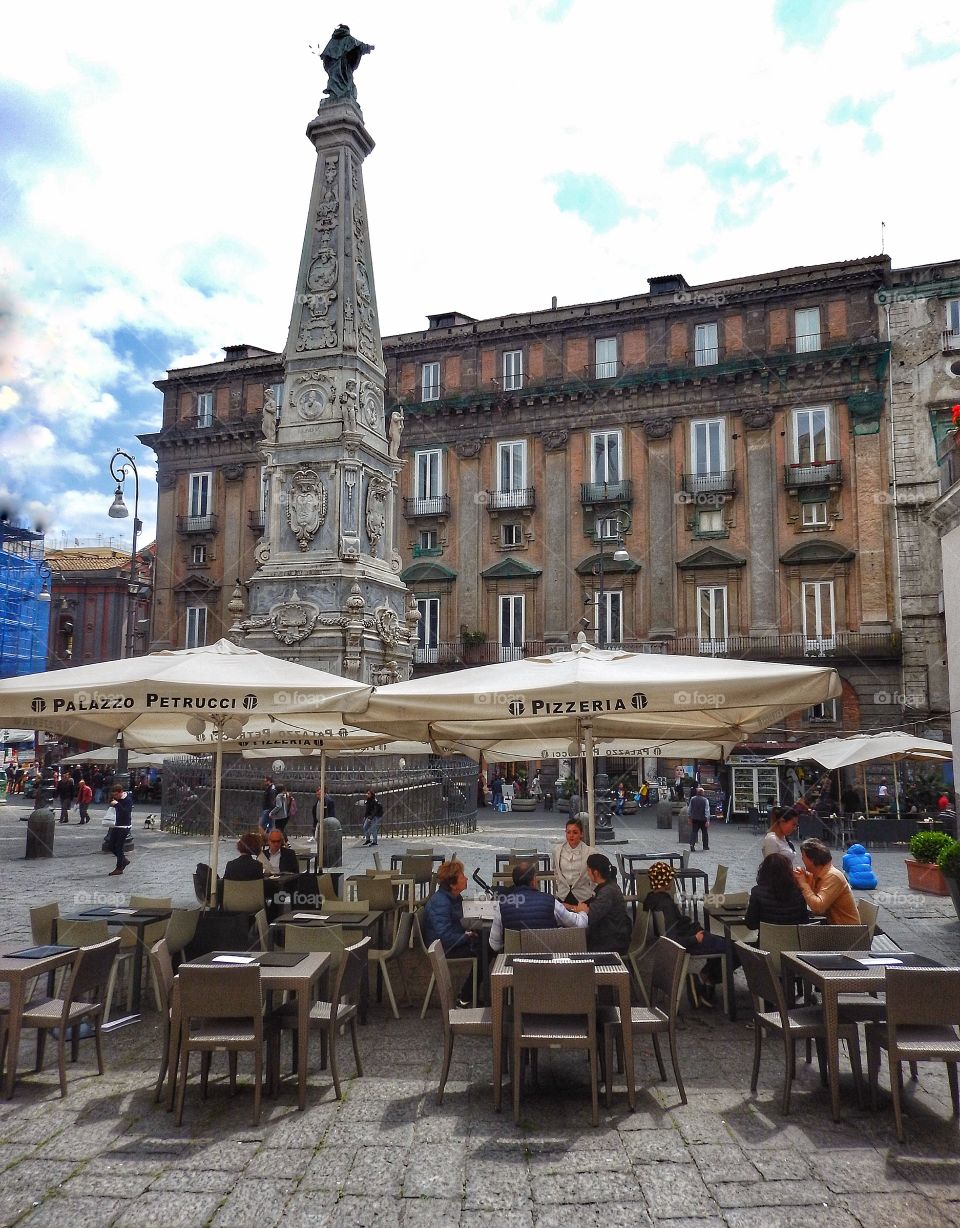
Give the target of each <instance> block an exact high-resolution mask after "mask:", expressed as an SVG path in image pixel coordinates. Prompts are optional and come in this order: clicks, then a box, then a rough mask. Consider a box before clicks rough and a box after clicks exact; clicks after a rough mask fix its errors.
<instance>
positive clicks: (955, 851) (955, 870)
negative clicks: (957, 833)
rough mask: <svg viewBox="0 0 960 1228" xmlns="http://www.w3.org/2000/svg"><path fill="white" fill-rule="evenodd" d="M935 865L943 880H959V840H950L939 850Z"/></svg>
mask: <svg viewBox="0 0 960 1228" xmlns="http://www.w3.org/2000/svg"><path fill="white" fill-rule="evenodd" d="M937 865H938V866H939V867H940V872H941V874H943V876H944V877H945V878H955V879H960V840H951V839H950V838H949V837H948V839H947V843H946V844H945V845H944V846H943V848H942V849H941V850H940V855H939V857H938V858H937Z"/></svg>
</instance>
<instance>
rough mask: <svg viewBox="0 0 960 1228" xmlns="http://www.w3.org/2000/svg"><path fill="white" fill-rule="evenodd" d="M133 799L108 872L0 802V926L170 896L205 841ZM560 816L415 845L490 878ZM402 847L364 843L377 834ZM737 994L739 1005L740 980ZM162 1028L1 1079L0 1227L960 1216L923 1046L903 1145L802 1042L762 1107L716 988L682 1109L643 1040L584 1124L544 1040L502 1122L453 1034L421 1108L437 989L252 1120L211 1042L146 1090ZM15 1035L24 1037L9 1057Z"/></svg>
mask: <svg viewBox="0 0 960 1228" xmlns="http://www.w3.org/2000/svg"><path fill="white" fill-rule="evenodd" d="M146 812H147V808H146V807H138V811H137V815H136V817H135V834H136V843H137V849H136V852H135V855H134V857H133V864H132V865H131V867H130V869H129V870H128V871H127V873H126V874H125V875H124V876H123V878H122V879H120V880H119V881H118V880H116V879H108V878H107V877H106V873H107V870H108V869H109V868H110V860H109V858H107V857H106V856H104V855H102V854H100V853H99V852H98V851H97V850H98V847H99V844H100V840H101V838H102V833H101V832H100V831H98V830H97V829H95V828H94V826H93V825H92V824H91V826H90V828H82V829H81V828H78V827H76V826H72V827H69V828H64V827H58V828H57V837H56V851H57V856H56V858H54V859H53V860H51V861H48V862H31V863H27V862H24V861H23V860H22V856H23V843H24V839H25V826H26V825H25V824H21V823H18V821H17V820H18V818H19V815H20V814H21V813H24V811H23V810H22V809H21V808H18V807H17V806H15V805H14V804H12V803H11V804H8V805H7V806H6V807H0V856H2V860H3V872H2V880H0V882H2V886H0V892H2V896H3V900H4V903H5V905H6V915H7V929H6V933H5V937H7V938H15V939H20V938H25V937H27V936H28V935H29V925H28V922H27V908H28V906H29V905H30V904H31V903H33V902H40V901H44V900H48V899H59V900H60V902H61V907H62V910H63V911H67V910H68V908H69V907H71V906H72V905H73V903H74V902H76V903H79V904H84V903H87V902H88V899H89V900H93V899H95V898H96V899H99V897H100V895H101V893H102V894H103V895H104V897H105V898H108V899H112V898H114V891H115V890H116V889H118V888H122V889H123V891H124V892H130V891H135V892H143V893H146V894H162V895H171V896H173V898H174V900H175V901H176V902H182V903H188V902H192V887H191V883H190V872H191V871H192V870H193V867H194V865H195V863H196V862H197V861H198V860H205V859H206V858H205V849H204V845H203V842H201V841H196V840H180V839H177V838H174V837H170V836H166V835H164V834H160V833H144V832H142V831H141V830H140V825H141V817H142V816H143V815H144V814H145V813H146ZM561 822H562V816H558V815H553V814H544V813H542V812H538V813H535V814H533V815H525V816H522V817H521V816H519V815H518V816H516V817H513V816H510V815H499V814H496V815H495V814H492V813H490V812H487V814H486V815H483V814H481V819H480V827H481V830H480V831H479V832H478V833H477V834H476V836H473V837H458V838H457V839H456V840H455V841H452V842H443V841H437V842H435V843H436V844H437V845H438V846H441V847H446V848H449V847H450V845H451V844H452V845H453V847H455V848H456V849H457V851H458V853H460V854H461V855H463V857H464V860H465V861H466V864H467V869H468V872H472V870H473V867H474V866H479V867H480V869H481V873H482V874H484V875H485V876H486V874H487V873H489V872H490V871H491V869H492V863H493V854H494V852H495V851H498V850H501V849H503V848H506V847H508V846H509V845H510V844H511V843H517V842H519V841H520V840H523V841H524V842H526V841H528V840H530V841H533V840H534V839H535V841H536V843H537V844H538V846H539V847H540V848H543V849H546V848H548V847H549V846H550V845H551V844H552V843H553V842H554V841H555V840H556V839H558V838H559V833H560V830H561V829H560V824H561ZM664 834H665V833H659V834H658V833H656V832H655V831H654V823H653V820H652V818H651V817H649V816H639V817H637V818H628V819H625V820H618V821H617V835H618V837H620V838H622V839H624V840H626V841H627V843H626V844H623V845H618V846H615V847H614V849H613V850H611V851H617V850H620V851H632V850H638V849H641V848H649V847H651V846H652V845H654V844H658V845H662V844H663V841H662V836H663V835H664ZM673 839H674V840H675V837H673ZM404 843H405V842H401V841H389V840H381V848H380V851H381V853H385V854H389V853H390V852H391V851H393V850H396V849H397V848H401V847H402V846H403V844H404ZM711 846H712V847H711V852H710V853H707V854H703V853H698V854H695V855H694V859H693V860H694V864H696V865H702V866H703V868H705V869H706V870H707V871H708V872H709V873H710V874H711V875H712V872H713V870H714V868H715V867H716V865H717V863H718V862H723V863H724V864H727V865H729V866H730V868H731V869H730V886H731V888H738V887H747V886H749V884H750V882H751V881H752V879H753V875H754V873H755V867H756V856H757V841H756V839H755V838H753V837H751V836H750V835H749V833H748V832H745V831H742V830H740V829H735V828H732V827H723V826H720V827H717V826H714V827H712V828H711ZM665 847H674V845H667V846H665ZM222 855H223V856H225V855H228V853H227V847H226V845H225V846H224V849H223V850H222ZM221 860H222V858H221ZM345 861H346V868H347V870H348V872H349V871H351V870H353V869H360V868H362V867H363V866H365V865H368V864H370V862H371V856H370V853H369V851H368V850H364V849H359V848H357V847H356V845H355V844H354V843H353V842H349V848H347V849H346V851H345ZM875 864H876V868H877V872H878V875H879V878H880V884H881V889H880V890H879V891H878V892H877V893H875V894H876V897H877V899H878V901H879V902H880V903H881V906H882V912H881V924H882V925H883V926H884V928H885V929H887V930H888V932H890V933H891V934H892V935H893V936H894V937H896V938H897V940H898V941H899V942H900V943H901V945H903V946H908V947H913V948H914V949H920V950H923V951H926V952H929V953H931V954H934V955H937V956H938V957H940V958H942V959H951V960H957V959H958V958H960V924H958V922H957V920H956V918H955V917H954V915H953V912H952V908H951V906H950V904H949V901H946V902H941V901H933V900H932V898H931V897H921V896H916V895H913V894H912V893H909V892H907V891H906V887H905V872H904V869H903V854H902V850H901V851H896V850H890V851H881V852H879V853H877V854H876V856H875ZM944 903H945V904H946V906H944ZM406 967H407V971H408V976H409V979H410V981H411V992H412V994H413V996H414V999H415V998H416V993H415V991H416V989H417V988H418V987H419V988H420V989H421V992H422V989H423V987H424V986H425V980H426V977H425V975H424V972H423V968H422V967H421V963H420V958H419V956H418V955H416V954H414V953H411V954H410V955H409V956H408V957H406ZM740 992H741V1003H742V1004H743V1006H744V1007H746V994H745V991H744V989H743V986H742V984H741V988H740ZM745 1014H746V1012H745ZM160 1037H161V1027H160V1022H159V1020H158V1018H157V1016H156V1014H155V1013H148V1014H147V1015H146V1016H145V1018H144V1021H143V1023H142V1024H141V1026H139V1027H138V1028H127V1029H123V1030H120V1031H118V1032H114V1033H111V1034H110V1035H109V1036H108V1037H107V1038H106V1040H105V1057H106V1074H105V1075H104V1076H103V1077H102V1078H100V1077H97V1075H96V1074H95V1070H96V1067H95V1064H94V1060H93V1054H92V1052H91V1051H89V1050H90V1047H89V1046H87V1045H84V1046H83V1047H82V1051H81V1059H80V1062H79V1063H78V1064H77V1065H76V1066H73V1067H71V1068H70V1069H69V1071H68V1078H69V1094H68V1095H67V1097H66V1099H64V1100H61V1099H60V1097H59V1095H58V1089H57V1080H56V1074H55V1067H54V1068H51V1066H50V1055H49V1054H48V1058H47V1069H46V1070H45V1071H44V1072H42V1073H41V1074H39V1075H34V1074H27V1075H25V1076H23V1077H22V1078H21V1080H20V1082H19V1084H18V1086H17V1090H16V1094H15V1097H14V1099H13V1100H12V1101H10V1102H6V1101H0V1223H2V1224H14V1223H16V1224H17V1225H18V1226H19V1225H24V1226H26V1225H30V1228H38V1226H41V1225H56V1228H63V1225H70V1226H71V1228H85V1226H86V1225H96V1226H97V1228H100V1226H107V1225H116V1226H126V1225H130V1226H131V1228H134V1226H136V1228H151V1226H152V1225H157V1226H158V1228H173V1226H177V1225H214V1226H215V1228H234V1226H236V1228H246V1226H247V1225H250V1226H251V1228H253V1226H254V1225H255V1226H256V1228H270V1226H271V1225H274V1224H279V1223H281V1222H282V1223H283V1225H284V1228H298V1226H299V1225H300V1224H311V1225H341V1224H342V1225H345V1226H346V1225H367V1224H374V1223H377V1224H402V1225H404V1226H406V1225H411V1226H413V1225H417V1226H419V1225H429V1226H431V1228H432V1226H434V1225H463V1226H464V1228H480V1226H481V1225H484V1226H485V1225H490V1226H493V1225H496V1226H497V1228H513V1226H514V1225H516V1226H519V1228H525V1226H530V1228H532V1226H533V1225H537V1228H547V1226H552V1225H558V1226H559V1225H561V1224H562V1225H564V1226H565V1228H569V1226H570V1225H576V1226H577V1228H580V1226H581V1225H596V1226H597V1228H600V1226H601V1225H602V1226H603V1228H613V1226H615V1225H618V1224H625V1225H626V1224H629V1225H630V1226H631V1228H643V1226H645V1225H660V1224H663V1225H669V1226H670V1228H723V1226H726V1228H776V1226H777V1225H780V1224H783V1225H790V1228H822V1225H824V1223H827V1222H829V1224H830V1225H831V1228H857V1226H858V1225H859V1226H862V1228H913V1226H914V1225H916V1226H917V1228H921V1226H922V1228H928V1226H929V1225H931V1224H942V1225H948V1226H949V1225H953V1226H955V1228H960V1137H958V1131H957V1123H956V1122H955V1121H952V1120H951V1118H950V1100H949V1091H948V1087H947V1081H946V1078H945V1075H944V1073H943V1068H942V1067H940V1068H936V1067H932V1066H931V1067H921V1068H920V1081H919V1084H918V1085H911V1084H910V1083H909V1082H908V1084H907V1088H908V1091H907V1104H908V1109H907V1142H906V1143H905V1144H904V1145H899V1144H898V1143H897V1142H896V1137H895V1135H894V1132H893V1125H892V1115H891V1113H890V1110H889V1105H888V1103H887V1101H886V1098H885V1097H884V1100H883V1105H882V1107H881V1109H880V1111H879V1112H877V1113H873V1112H871V1111H870V1110H869V1109H860V1108H858V1106H857V1102H856V1097H855V1095H854V1092H853V1087H852V1080H851V1076H850V1072H849V1067H848V1066H847V1065H846V1063H845V1062H844V1065H843V1096H842V1104H843V1111H844V1120H843V1121H842V1122H840V1123H837V1124H835V1123H833V1122H832V1121H831V1119H830V1112H829V1097H828V1094H827V1092H826V1090H825V1089H823V1088H821V1086H820V1084H819V1080H818V1077H817V1074H816V1066H815V1065H814V1066H810V1067H808V1066H806V1064H805V1063H804V1062H803V1061H802V1060H801V1062H800V1063H799V1073H798V1079H797V1083H796V1085H795V1091H794V1102H793V1109H792V1111H791V1114H790V1116H789V1117H788V1118H783V1117H782V1116H781V1114H780V1109H779V1096H780V1088H781V1078H782V1072H783V1064H782V1056H781V1054H780V1052H779V1051H778V1050H777V1047H776V1046H775V1045H774V1044H773V1043H770V1042H768V1044H767V1046H766V1048H765V1056H764V1062H763V1065H762V1068H761V1074H760V1087H759V1091H758V1094H757V1096H756V1097H752V1096H751V1095H750V1093H749V1081H750V1064H751V1058H752V1044H753V1041H752V1035H751V1029H750V1027H749V1024H748V1023H747V1022H746V1021H745V1018H743V1017H742V1018H741V1020H740V1021H739V1022H738V1023H736V1024H731V1023H729V1022H728V1021H727V1020H726V1019H725V1018H724V1017H723V1016H722V1015H721V1013H720V1011H719V1009H713V1010H706V1009H705V1010H699V1011H694V1010H691V1009H690V1008H689V1007H688V1006H687V1005H686V1004H685V1005H684V1008H683V1013H682V1021H681V1027H680V1036H679V1050H680V1060H681V1066H682V1071H683V1075H684V1079H685V1082H686V1085H687V1093H688V1097H689V1104H688V1105H686V1106H685V1107H681V1106H680V1105H679V1103H678V1099H677V1095H676V1089H675V1088H674V1087H673V1086H672V1084H670V1083H664V1084H661V1083H659V1082H657V1080H656V1067H655V1064H654V1063H653V1062H652V1060H651V1059H652V1055H651V1053H650V1050H649V1048H648V1046H647V1045H646V1043H645V1042H644V1041H642V1040H641V1041H640V1043H639V1044H638V1067H637V1079H638V1107H637V1111H636V1112H635V1113H630V1112H628V1111H627V1109H626V1106H625V1103H624V1099H623V1093H622V1091H621V1092H620V1093H619V1094H618V1095H615V1097H614V1104H613V1107H612V1109H610V1110H604V1109H601V1123H600V1126H599V1127H598V1128H597V1129H593V1128H592V1127H591V1126H590V1120H589V1080H588V1075H587V1071H586V1066H585V1064H584V1063H583V1060H582V1058H578V1057H577V1056H576V1055H574V1054H560V1053H549V1054H545V1055H544V1056H543V1057H542V1058H541V1063H540V1080H539V1087H538V1088H537V1089H534V1088H533V1087H532V1086H531V1085H530V1084H529V1082H528V1084H527V1086H526V1087H525V1088H524V1097H523V1102H522V1121H521V1124H520V1125H519V1126H514V1124H513V1121H512V1116H511V1114H510V1112H509V1110H507V1111H506V1112H505V1113H503V1114H500V1115H498V1114H495V1113H494V1112H493V1111H492V1108H491V1094H490V1082H489V1080H490V1054H489V1042H484V1041H482V1040H479V1039H473V1038H461V1039H460V1040H458V1041H457V1046H456V1049H455V1051H454V1061H453V1067H452V1071H451V1078H450V1081H449V1083H448V1085H447V1092H446V1095H445V1097H444V1103H443V1105H442V1106H438V1105H437V1104H436V1096H435V1091H436V1085H437V1080H438V1078H439V1068H440V1058H441V1054H442V1045H441V1041H440V1024H439V1020H438V1016H437V1010H436V1008H433V1009H432V1011H431V1012H430V1014H428V1016H427V1019H426V1020H425V1021H424V1022H422V1023H421V1021H420V1019H419V1017H418V1011H416V1010H415V1009H413V1008H409V1007H408V1008H401V1019H400V1021H399V1022H398V1021H395V1020H393V1019H392V1018H390V1017H389V1015H388V1014H387V1013H386V1012H385V1011H383V1010H382V1009H381V1008H380V1007H378V1006H376V1005H374V1006H373V1007H372V1009H371V1017H370V1022H369V1024H368V1026H367V1027H365V1028H361V1050H362V1057H363V1064H364V1076H363V1078H352V1077H351V1076H352V1074H353V1068H352V1065H351V1063H350V1060H349V1058H348V1056H347V1053H345V1052H343V1050H341V1069H342V1073H345V1074H346V1076H347V1077H346V1080H345V1083H344V1088H345V1098H344V1100H343V1101H342V1102H341V1103H337V1102H336V1101H335V1100H334V1098H333V1091H332V1088H331V1086H330V1083H329V1080H328V1078H327V1074H326V1072H324V1071H321V1070H319V1068H318V1067H319V1061H318V1053H319V1051H318V1050H315V1051H313V1054H312V1056H313V1059H314V1065H313V1067H312V1072H311V1076H310V1091H309V1098H308V1108H307V1111H306V1112H304V1113H299V1112H297V1110H296V1098H295V1093H294V1091H293V1089H292V1088H291V1087H288V1088H286V1089H284V1090H283V1091H282V1092H281V1094H280V1095H279V1096H278V1097H277V1098H276V1099H266V1100H265V1102H264V1105H265V1107H264V1114H263V1118H262V1121H261V1123H260V1125H259V1126H257V1127H253V1126H251V1124H250V1110H251V1095H250V1091H249V1087H248V1086H247V1085H246V1084H245V1083H244V1079H243V1076H244V1074H245V1073H246V1072H247V1070H248V1067H247V1066H246V1065H245V1063H244V1061H243V1060H241V1064H240V1070H241V1080H240V1090H239V1092H238V1094H237V1096H236V1097H235V1098H231V1097H230V1095H229V1089H228V1086H227V1082H226V1077H225V1075H226V1068H225V1063H223V1061H222V1059H219V1061H218V1059H214V1068H213V1072H214V1075H215V1076H216V1077H215V1078H214V1079H213V1080H212V1082H211V1089H210V1096H209V1099H208V1100H207V1101H206V1102H204V1101H202V1100H201V1099H200V1093H199V1087H198V1086H196V1085H195V1084H193V1083H192V1084H191V1086H190V1087H189V1088H188V1092H187V1102H186V1109H185V1114H184V1124H183V1126H182V1128H177V1126H176V1125H175V1124H174V1122H173V1118H172V1115H171V1114H169V1113H167V1112H166V1111H165V1110H164V1108H163V1107H162V1106H154V1104H153V1097H152V1090H153V1083H154V1079H155V1077H156V1074H157V1070H158V1052H159V1045H160ZM28 1049H29V1046H28V1045H27V1044H26V1043H25V1045H24V1048H23V1051H22V1053H21V1068H22V1069H23V1068H27V1066H28V1063H29V1053H28ZM885 1080H886V1074H885V1071H884V1073H883V1075H882V1083H883V1084H884V1085H885Z"/></svg>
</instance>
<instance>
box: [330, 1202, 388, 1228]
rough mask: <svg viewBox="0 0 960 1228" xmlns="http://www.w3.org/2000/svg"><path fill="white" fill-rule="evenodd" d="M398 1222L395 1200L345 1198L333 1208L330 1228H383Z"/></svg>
mask: <svg viewBox="0 0 960 1228" xmlns="http://www.w3.org/2000/svg"><path fill="white" fill-rule="evenodd" d="M397 1222H398V1216H397V1204H396V1201H395V1200H394V1199H393V1198H353V1197H349V1196H347V1197H344V1198H341V1199H340V1201H339V1202H338V1203H337V1204H336V1206H334V1207H333V1209H332V1211H331V1214H330V1218H329V1220H328V1221H327V1224H328V1228H383V1225H385V1224H396V1223H397Z"/></svg>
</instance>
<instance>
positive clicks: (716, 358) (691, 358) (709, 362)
mask: <svg viewBox="0 0 960 1228" xmlns="http://www.w3.org/2000/svg"><path fill="white" fill-rule="evenodd" d="M722 359H723V350H722V349H721V348H720V346H719V345H703V346H698V347H697V349H695V350H687V362H692V363H693V365H694V366H695V367H715V366H716V365H717V363H718V362H720V361H722Z"/></svg>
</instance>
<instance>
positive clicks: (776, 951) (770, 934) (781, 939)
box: [757, 921, 820, 976]
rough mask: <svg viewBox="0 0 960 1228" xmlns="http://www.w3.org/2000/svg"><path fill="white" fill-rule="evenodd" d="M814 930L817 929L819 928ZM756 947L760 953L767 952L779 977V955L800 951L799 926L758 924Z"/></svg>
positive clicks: (763, 922) (765, 922)
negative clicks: (785, 952) (784, 952)
mask: <svg viewBox="0 0 960 1228" xmlns="http://www.w3.org/2000/svg"><path fill="white" fill-rule="evenodd" d="M814 928H816V929H819V928H820V927H819V926H815V927H814ZM757 945H758V946H759V948H760V950H761V951H769V952H770V958H771V959H772V960H773V969H774V971H775V972H776V974H777V976H781V975H782V972H781V968H780V954H781V952H783V951H799V950H800V926H799V925H773V924H772V923H771V922H769V921H761V922H760V932H759V934H758V935H757Z"/></svg>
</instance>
